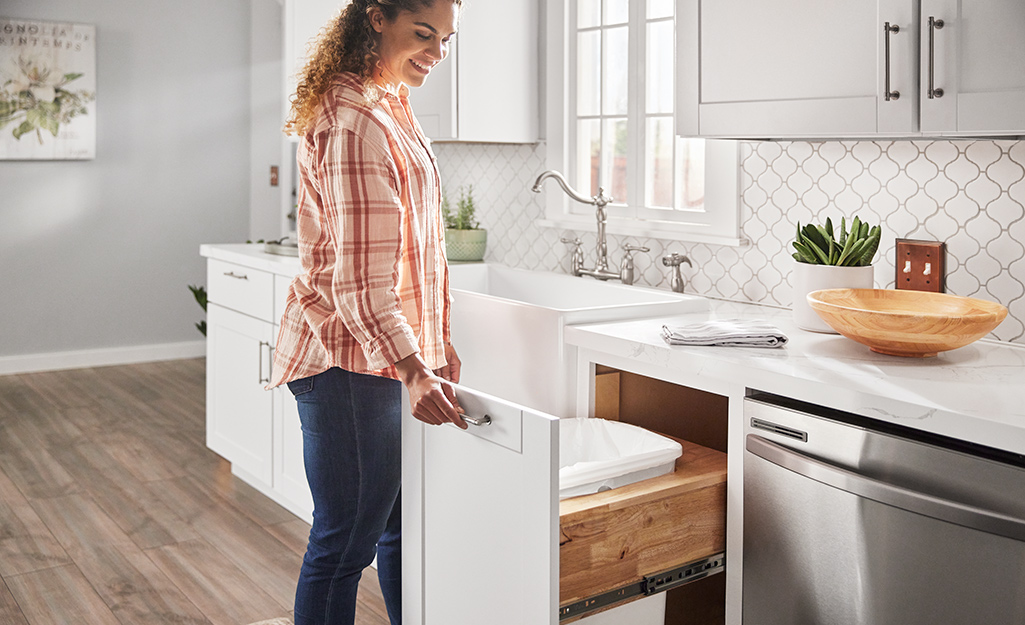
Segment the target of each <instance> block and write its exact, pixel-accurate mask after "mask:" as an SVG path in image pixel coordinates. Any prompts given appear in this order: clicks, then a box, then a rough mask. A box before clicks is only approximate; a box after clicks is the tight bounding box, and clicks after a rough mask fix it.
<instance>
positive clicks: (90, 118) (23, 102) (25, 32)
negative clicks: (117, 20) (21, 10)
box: [0, 18, 96, 160]
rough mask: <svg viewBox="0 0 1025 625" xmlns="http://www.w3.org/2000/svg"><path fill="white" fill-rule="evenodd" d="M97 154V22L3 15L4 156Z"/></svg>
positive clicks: (0, 111)
mask: <svg viewBox="0 0 1025 625" xmlns="http://www.w3.org/2000/svg"><path fill="white" fill-rule="evenodd" d="M95 157H96V27H95V26H91V25H88V24H69V23H62V22H40V21H35V20H19V19H7V18H0V159H8V160H11V159H49V160H53V159H87V158H95Z"/></svg>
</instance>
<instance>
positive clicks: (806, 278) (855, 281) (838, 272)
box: [791, 262, 875, 334]
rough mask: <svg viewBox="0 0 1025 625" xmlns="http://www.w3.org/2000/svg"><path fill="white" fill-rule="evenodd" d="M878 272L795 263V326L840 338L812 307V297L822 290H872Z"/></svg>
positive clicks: (862, 268) (856, 268)
mask: <svg viewBox="0 0 1025 625" xmlns="http://www.w3.org/2000/svg"><path fill="white" fill-rule="evenodd" d="M874 275H875V269H874V268H873V267H872V265H868V266H866V267H834V266H832V265H811V264H809V263H799V262H794V274H793V280H792V281H791V282H792V283H793V285H794V323H796V324H797V327H799V328H801V329H802V330H810V331H812V332H828V333H830V334H837V332H836V330H834V329H833V328H831V327H829V325H828V324H826V322H825V321H823V320H822V318H821V317H819V314H818V313H817V312H815V311H814V310H813V309H812V307H811V306H809V305H808V293H811V292H812V291H818V290H819V289H871V288H873V286H874Z"/></svg>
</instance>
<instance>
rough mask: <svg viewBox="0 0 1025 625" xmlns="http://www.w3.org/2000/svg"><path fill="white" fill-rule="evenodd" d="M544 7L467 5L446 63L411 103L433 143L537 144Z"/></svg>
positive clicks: (520, 1)
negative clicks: (541, 9)
mask: <svg viewBox="0 0 1025 625" xmlns="http://www.w3.org/2000/svg"><path fill="white" fill-rule="evenodd" d="M537 14H538V2H537V0H501V1H500V2H496V1H492V0H488V1H486V2H464V3H463V9H462V15H461V16H460V20H459V32H458V34H457V35H456V37H455V38H454V39H453V44H452V45H451V47H450V48H449V55H448V58H447V59H446V60H445V61H444V62H442V63H441V64H440V65H438V66H437V67H435V68H434V69H433V70H432V71H431V75H430V76H429V77H428V78H427V81H426V82H425V83H424V85H423V86H422V87H419V88H416V89H413V90H411V93H410V102H411V103H412V105H413V111H414V112H415V113H416V117H417V119H418V120H419V121H420V125H421V126H423V129H424V132H425V133H426V134H427V136H428V137H430V138H431V139H433V140H435V141H477V142H484V143H536V142H537V140H538V138H539V130H538V110H539V102H538V88H539V85H540V79H539V66H538V33H537V31H538V21H537Z"/></svg>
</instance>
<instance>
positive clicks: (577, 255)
mask: <svg viewBox="0 0 1025 625" xmlns="http://www.w3.org/2000/svg"><path fill="white" fill-rule="evenodd" d="M559 240H560V241H562V242H563V243H566V244H567V245H572V246H573V257H572V261H571V266H570V273H572V274H573V275H574V276H577V277H580V275H581V273H580V271H581V270H582V269H583V268H584V251H583V250H582V249H580V237H574V238H572V239H567V238H566V237H562V238H561V239H559Z"/></svg>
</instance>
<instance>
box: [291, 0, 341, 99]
mask: <svg viewBox="0 0 1025 625" xmlns="http://www.w3.org/2000/svg"><path fill="white" fill-rule="evenodd" d="M348 4H349V2H348V0H287V1H286V2H285V94H286V97H287V96H288V95H291V94H293V93H295V85H296V81H295V74H296V72H298V71H300V70H302V68H303V66H304V65H305V64H306V54H307V47H308V46H309V44H310V42H311V40H312V39H313V38H314V37H316V36H317V35H318V34H319V33H320V29H322V28H323V27H324V26H326V25H327V22H328V20H330V19H331V18H332V17H334V16H335V15H337V14H338V12H339V11H341V10H342V9H343V8H345V7H346V6H347V5H348ZM286 112H287V109H286Z"/></svg>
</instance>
